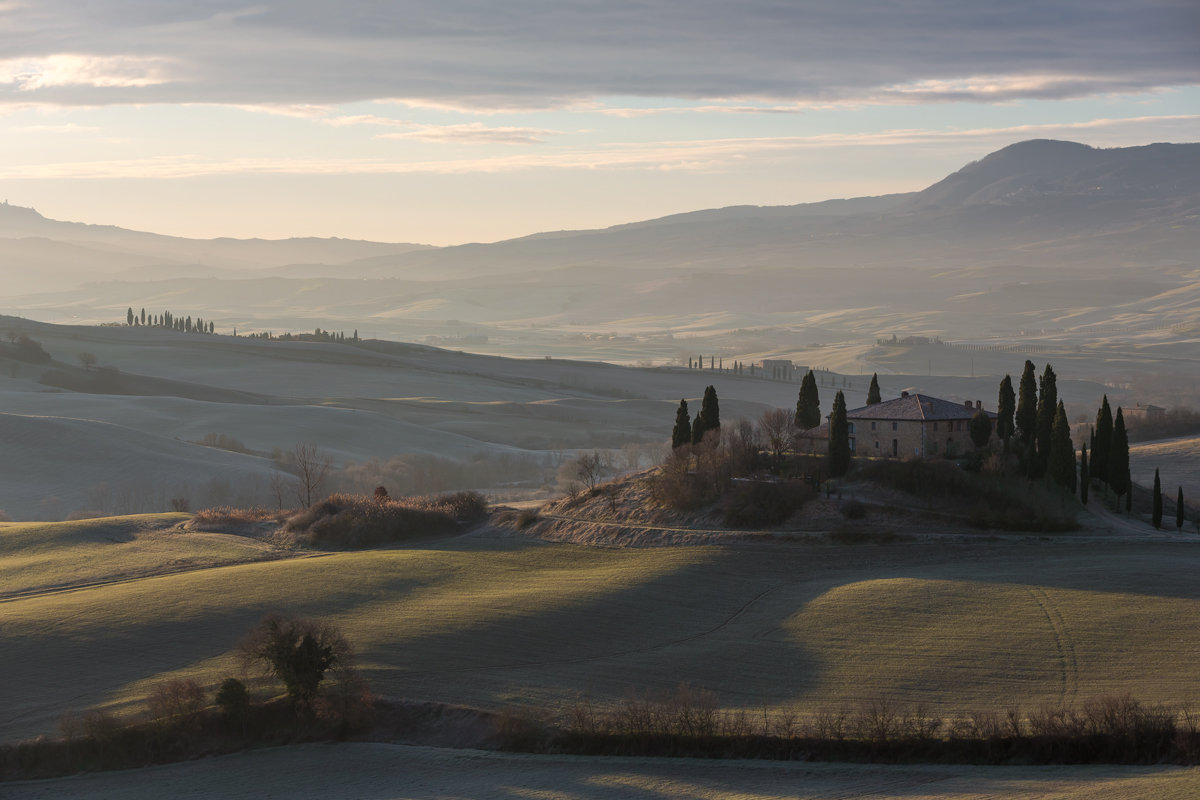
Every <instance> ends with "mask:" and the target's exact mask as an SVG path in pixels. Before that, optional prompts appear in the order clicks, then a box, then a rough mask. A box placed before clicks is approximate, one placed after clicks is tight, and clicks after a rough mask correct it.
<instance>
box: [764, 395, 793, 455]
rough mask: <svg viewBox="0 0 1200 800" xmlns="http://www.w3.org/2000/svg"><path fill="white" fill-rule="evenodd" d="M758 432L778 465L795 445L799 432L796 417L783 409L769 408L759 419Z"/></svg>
mask: <svg viewBox="0 0 1200 800" xmlns="http://www.w3.org/2000/svg"><path fill="white" fill-rule="evenodd" d="M758 431H759V434H760V435H761V436H762V442H763V444H764V445H765V446H766V448H767V449H768V450H770V451H771V455H772V456H773V457H774V458H775V462H776V463H779V462H781V461H782V460H783V454H784V453H786V452H787V451H788V450H790V449H792V447H793V446H794V445H795V442H796V434H797V433H798V432H799V431H798V430H797V428H796V419H795V415H794V414H789V413H788V412H787V411H785V410H784V409H782V408H768V409H767V410H766V411H764V412H763V413H762V416H761V417H759V418H758Z"/></svg>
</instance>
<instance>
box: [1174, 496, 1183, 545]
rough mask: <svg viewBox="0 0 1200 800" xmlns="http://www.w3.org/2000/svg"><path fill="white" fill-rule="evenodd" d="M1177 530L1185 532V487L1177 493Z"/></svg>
mask: <svg viewBox="0 0 1200 800" xmlns="http://www.w3.org/2000/svg"><path fill="white" fill-rule="evenodd" d="M1175 530H1177V531H1178V532H1179V533H1183V487H1182V486H1180V487H1179V492H1178V493H1177V494H1176V495H1175Z"/></svg>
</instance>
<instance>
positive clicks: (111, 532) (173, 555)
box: [0, 514, 279, 598]
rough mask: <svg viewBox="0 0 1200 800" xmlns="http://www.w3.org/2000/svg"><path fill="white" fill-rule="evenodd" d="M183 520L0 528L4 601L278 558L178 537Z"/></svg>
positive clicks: (227, 542)
mask: <svg viewBox="0 0 1200 800" xmlns="http://www.w3.org/2000/svg"><path fill="white" fill-rule="evenodd" d="M187 519H188V517H187V515H185V514H146V515H135V516H129V517H108V518H104V519H97V520H81V521H77V522H55V523H41V522H38V523H33V522H30V523H13V524H10V525H5V526H3V527H0V587H3V588H2V589H0V598H3V597H13V596H18V595H22V594H28V593H31V592H39V591H48V590H54V589H63V588H67V587H71V586H79V585H85V584H91V583H97V582H104V581H114V580H125V579H129V578H136V577H146V576H149V575H156V574H160V573H164V572H178V571H181V570H187V569H199V568H204V567H212V566H218V565H223V564H234V563H241V562H246V561H258V560H262V559H267V558H276V557H278V555H279V554H278V553H277V552H276V551H275V550H274V549H273V548H271V547H270V546H269V545H267V544H264V543H262V542H257V541H254V540H251V539H245V538H243V537H240V536H229V535H224V534H216V533H200V532H192V531H183V530H180V529H179V528H178V527H177V526H178V525H179V524H180V523H182V522H184V521H186V520H187Z"/></svg>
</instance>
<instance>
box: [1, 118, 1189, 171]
mask: <svg viewBox="0 0 1200 800" xmlns="http://www.w3.org/2000/svg"><path fill="white" fill-rule="evenodd" d="M1197 123H1200V114H1193V115H1173V116H1158V117H1138V118H1127V119H1095V120H1088V121H1085V122H1075V123H1061V124H1058V123H1055V124H1041V125H1019V126H1011V127H999V128H973V129H968V130H930V129H905V130H889V131H880V132H872V133H831V134H820V135H815V136H775V137H753V138H724V139H700V140H691V141H661V142H644V143H643V142H638V143H619V144H611V145H605V146H599V147H591V148H579V149H566V150H555V151H551V152H547V151H545V150H537V151H527V152H522V153H519V154H513V155H502V156H487V157H480V158H459V159H441V160H428V161H388V160H382V159H363V158H334V159H329V158H326V159H320V158H314V159H298V158H234V159H225V160H210V159H203V158H200V157H197V156H194V155H178V156H161V157H155V158H149V159H124V160H113V161H76V162H62V163H51V164H30V165H9V166H0V179H3V180H20V179H47V178H53V179H83V180H91V179H130V178H134V179H150V180H160V179H177V178H194V177H204V176H211V175H285V174H286V175H385V174H430V175H463V174H484V173H511V172H518V171H527V170H601V169H605V170H620V169H654V170H661V171H692V172H710V171H715V170H721V169H725V168H728V167H729V166H730V165H732V164H739V163H742V162H744V161H745V160H747V159H752V158H763V157H766V158H773V157H779V156H788V155H795V154H799V153H802V152H804V151H821V150H829V149H833V148H857V147H892V146H895V145H927V144H936V145H938V146H945V145H949V144H963V145H969V146H972V147H985V148H997V147H1002V146H1004V145H1008V144H1012V143H1013V142H1015V141H1018V140H1020V139H1028V138H1057V137H1066V136H1070V137H1073V138H1083V139H1086V140H1087V141H1089V142H1090V143H1092V144H1093V145H1096V146H1115V145H1122V144H1127V143H1128V142H1129V140H1133V141H1139V142H1140V141H1142V140H1144V138H1145V137H1147V136H1151V137H1153V138H1158V139H1160V140H1161V139H1171V138H1173V135H1174V134H1177V133H1178V132H1179V131H1180V130H1189V129H1194V128H1195V126H1196V125H1197Z"/></svg>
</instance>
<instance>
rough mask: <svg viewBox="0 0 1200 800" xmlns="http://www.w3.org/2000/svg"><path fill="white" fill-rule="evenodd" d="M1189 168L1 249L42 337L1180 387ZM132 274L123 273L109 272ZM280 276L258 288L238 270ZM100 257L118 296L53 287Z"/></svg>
mask: <svg viewBox="0 0 1200 800" xmlns="http://www.w3.org/2000/svg"><path fill="white" fill-rule="evenodd" d="M1198 151H1200V145H1198V144H1155V145H1147V146H1144V147H1131V148H1113V149H1097V148H1091V147H1087V146H1085V145H1080V144H1074V143H1070V142H1050V141H1030V142H1022V143H1018V144H1014V145H1011V146H1009V147H1007V148H1004V149H1002V150H999V151H997V152H995V153H992V154H990V155H987V156H986V157H984V158H982V159H980V160H979V161H977V162H974V163H972V164H969V165H966V166H964V167H963V168H962V169H961V170H959V171H957V172H955V173H954V174H952V175H949V176H946V177H944V178H943V179H941V180H938V181H936V182H934V183H933V184H932V185H930V186H929V187H928V188H927V189H925V190H923V191H921V192H915V193H910V194H904V195H892V196H887V197H878V198H856V199H850V200H832V201H827V202H825V203H812V204H805V205H799V206H782V207H769V208H759V207H751V206H737V207H731V208H725V209H709V210H704V211H697V212H693V213H689V214H679V215H673V216H670V217H664V218H662V219H657V220H647V221H643V222H637V223H631V224H627V225H619V226H614V227H612V228H607V229H604V230H583V231H561V232H556V233H543V234H537V235H533V236H528V237H523V238H519V239H513V240H509V241H504V242H496V243H492V244H467V245H461V246H457V247H444V248H435V249H429V248H424V249H413V248H411V247H408V246H402V245H398V246H390V245H386V246H385V245H373V244H369V243H354V242H344V241H340V240H322V241H308V240H303V241H302V240H295V241H292V242H290V243H270V242H234V241H231V240H214V241H212V242H199V243H198V242H186V241H183V240H173V241H172V244H171V247H172V248H175V249H174V250H173V251H172V252H173V253H175V255H172V257H171V258H170V259H161V258H160V259H159V260H158V261H156V260H155V256H154V255H153V254H154V253H157V252H158V251H156V250H138V249H137V247H133V246H132V245H130V246H129V247H126V246H125V244H121V246H120V247H117V246H116V245H113V247H116V249H115V250H113V249H111V248H109V249H103V248H101V249H100V250H97V246H95V245H94V244H93V243H90V242H88V241H87V239H86V237H85V236H83V235H82V234H80V233H79V231H78V230H76V229H75V228H70V227H69V226H68V229H69V230H68V233H63V234H59V233H54V231H56V230H58V229H57V228H54V226H53V225H50V223H49V221H44V222H45V225H44V226H42V227H44V228H45V231H44V232H43V233H40V234H38V235H39V236H60V237H61V238H59V239H57V240H54V241H51V240H49V239H42V240H38V241H36V242H35V241H34V240H32V239H12V238H9V239H0V253H2V252H8V253H9V255H10V256H11V263H13V264H16V265H20V264H25V265H27V268H26V269H22V270H17V271H16V272H17V278H16V280H15V281H14V282H12V283H10V284H8V285H6V286H5V287H0V292H5V293H6V294H7V303H8V306H9V308H12V309H15V310H18V311H19V313H23V314H25V315H27V316H33V317H36V318H40V319H45V320H49V321H81V320H82V321H102V320H113V319H121V318H122V317H123V314H124V311H125V308H126V307H127V306H130V305H132V306H135V307H138V308H140V307H142V306H148V307H157V306H162V305H166V304H168V303H169V304H170V305H171V306H186V307H188V308H189V309H193V310H194V313H201V314H202V316H204V317H205V318H206V319H214V320H216V321H217V322H218V327H219V328H220V329H221V330H223V331H231V330H232V329H233V328H238V329H239V330H243V331H245V330H281V329H291V330H311V329H313V328H314V327H318V326H319V327H322V328H327V329H333V330H339V329H345V330H353V329H359V330H362V331H365V332H369V335H370V336H371V337H372V338H392V339H405V340H409V341H420V340H422V339H423V338H424V337H425V336H442V337H450V338H454V337H463V336H467V335H473V336H477V337H478V336H486V337H488V341H487V342H486V343H482V344H479V343H476V344H472V345H471V347H472V348H475V349H482V350H484V351H486V352H490V353H494V354H502V355H519V356H526V357H528V356H535V357H536V356H541V355H546V354H553V355H558V356H563V357H575V358H580V357H586V358H594V359H599V360H608V361H618V362H621V363H630V364H633V363H638V362H641V361H654V362H656V363H664V362H672V363H680V361H681V360H682V361H683V362H684V363H686V358H687V356H688V355H689V354H692V353H694V352H695V351H697V350H702V351H704V352H708V353H719V354H720V355H722V356H724V357H725V358H726V359H727V360H732V359H735V358H736V359H740V360H747V361H748V360H753V359H756V358H762V357H775V356H782V357H791V358H793V359H794V360H796V361H797V362H799V363H802V364H803V363H807V364H823V365H829V366H834V367H836V368H838V369H842V370H844V371H856V370H858V369H863V368H869V367H871V366H872V365H873V364H874V363H877V362H876V359H877V357H878V356H879V354H877V353H873V352H872V351H871V348H872V346H873V343H874V341H875V339H877V338H880V337H886V336H889V335H891V334H892V333H899V334H901V335H905V334H919V335H923V336H930V337H940V338H942V339H951V340H957V341H964V340H965V341H968V342H971V343H983V344H987V345H989V346H994V347H997V348H1003V347H1010V348H1015V347H1020V346H1036V347H1039V348H1041V347H1051V348H1053V349H1055V350H1056V351H1060V352H1062V353H1063V354H1070V353H1073V352H1075V351H1076V349H1077V348H1085V349H1090V351H1091V353H1094V354H1095V355H1096V356H1097V357H1099V358H1101V359H1105V358H1108V357H1110V356H1119V355H1121V354H1123V353H1128V352H1130V351H1135V350H1136V351H1141V352H1139V353H1138V355H1137V358H1138V359H1139V360H1141V361H1143V362H1145V361H1146V360H1147V359H1148V358H1149V359H1160V360H1161V361H1162V363H1160V364H1155V365H1153V366H1154V367H1155V368H1158V367H1161V368H1162V370H1165V371H1166V372H1168V373H1170V372H1171V371H1172V370H1173V369H1174V367H1172V366H1171V363H1169V362H1170V359H1173V358H1176V357H1178V356H1180V355H1184V356H1185V357H1186V352H1187V347H1188V346H1189V345H1194V341H1193V340H1194V336H1195V331H1196V330H1197V327H1196V326H1197V325H1200V317H1198V316H1197V314H1198V313H1200V312H1198V311H1197V309H1198V308H1200V304H1198V303H1197V292H1200V273H1198V272H1197V270H1198V269H1200V265H1198V264H1197V263H1196V260H1195V254H1196V253H1197V252H1200V224H1197V220H1200V214H1198V209H1200V169H1198V168H1197V164H1200V156H1198V155H1197V153H1198ZM39 224H40V223H39ZM55 224H56V225H57V224H58V223H55ZM64 224H65V223H64ZM82 227H83V229H84V230H85V232H86V231H87V230H90V229H89V228H88V226H82ZM38 229H39V230H41V228H38ZM110 233H111V237H110V238H112V239H113V240H114V241H116V240H119V239H121V236H124V234H123V233H122V234H121V235H120V236H118V235H117V233H115V232H110ZM68 234H69V235H68ZM106 235H108V234H106ZM131 236H132V234H131ZM137 236H148V235H143V234H138V235H137ZM134 238H135V239H136V237H134ZM137 241H141V240H137ZM156 241H157V240H156ZM43 245H44V246H43ZM156 246H157V245H156ZM105 247H106V248H107V247H108V245H107V244H106V245H105ZM138 247H141V245H138ZM389 247H391V248H393V249H392V250H388V249H387V248H389ZM5 248H7V251H5ZM80 248H86V249H80ZM372 248H374V249H372ZM122 254H125V255H122ZM126 256H127V257H128V258H127V263H128V264H129V268H130V269H132V270H133V271H132V272H129V271H127V272H124V273H123V274H118V273H119V269H120V264H121V259H122V258H126ZM269 259H273V264H274V265H273V266H272V267H271V268H270V269H268V270H266V271H265V272H264V271H258V272H249V271H247V270H246V269H242V270H241V271H240V272H236V273H235V272H231V271H230V270H232V269H234V268H240V267H239V265H241V266H245V265H249V264H251V263H252V262H253V263H254V264H257V265H259V266H263V265H265V264H266V263H267V262H268V260H269ZM92 262H95V263H96V264H98V265H99V267H98V268H99V269H103V270H104V271H105V275H104V277H105V278H106V279H108V278H113V277H117V278H119V280H118V281H109V282H105V283H91V284H88V285H86V286H81V285H79V284H80V282H81V281H82V280H83V279H82V278H81V277H79V275H77V274H76V275H75V278H73V279H68V278H66V277H63V276H64V275H66V273H65V272H63V270H76V269H77V268H79V267H80V265H82V264H91V263H92ZM318 262H319V263H324V264H326V265H328V267H327V268H325V269H323V268H322V267H320V266H319V263H318ZM285 263H293V264H303V265H304V266H282V265H283V264H285ZM89 268H90V267H89ZM56 271H57V273H58V274H57V275H56ZM43 274H44V275H46V276H47V277H52V276H54V281H53V282H52V283H51V282H50V281H47V280H42V279H41V276H42V275H43ZM72 274H75V273H72ZM250 278H253V279H250ZM35 289H40V290H41V291H40V292H35V291H34V290H35ZM17 295H19V296H17ZM685 338H686V339H691V340H693V341H692V342H690V343H684V342H682V341H681V340H683V339H685ZM1192 353H1193V355H1192V358H1194V347H1192ZM893 355H894V354H893ZM981 358H982V356H981ZM927 362H928V359H921V358H920V357H919V356H917V357H914V358H912V359H909V360H908V361H906V363H905V364H904V365H902V366H899V367H897V368H896V369H897V371H907V372H916V371H917V370H918V369H920V368H922V367H925V366H926V365H927ZM965 366H967V367H968V369H969V365H965ZM1181 369H1184V370H1186V369H1194V362H1192V363H1191V364H1189V365H1186V366H1183V367H1181ZM868 371H869V369H868ZM959 374H967V373H966V372H960V373H959ZM1088 377H1098V375H1097V374H1095V373H1088ZM1121 377H1122V378H1123V379H1125V378H1128V380H1129V381H1130V382H1132V381H1134V380H1140V378H1141V376H1137V375H1133V376H1121Z"/></svg>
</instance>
